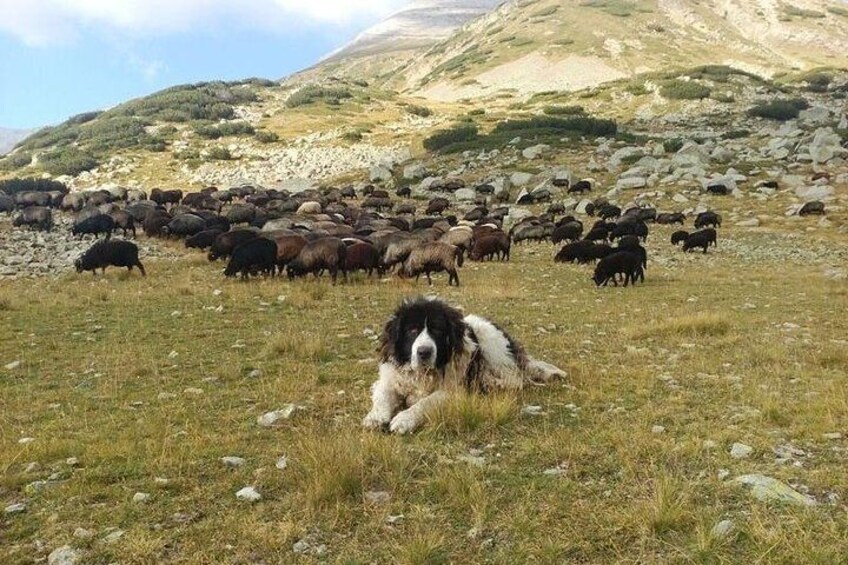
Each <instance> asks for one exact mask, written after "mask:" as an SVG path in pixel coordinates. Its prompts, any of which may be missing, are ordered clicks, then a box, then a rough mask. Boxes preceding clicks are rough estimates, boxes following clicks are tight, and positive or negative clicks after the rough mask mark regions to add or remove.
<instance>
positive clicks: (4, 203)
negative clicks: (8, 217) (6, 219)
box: [0, 194, 15, 214]
mask: <svg viewBox="0 0 848 565" xmlns="http://www.w3.org/2000/svg"><path fill="white" fill-rule="evenodd" d="M14 211H15V199H14V198H12V197H11V196H6V195H5V194H0V212H5V213H7V214H11V213H12V212H14Z"/></svg>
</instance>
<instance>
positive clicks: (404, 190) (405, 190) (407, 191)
mask: <svg viewBox="0 0 848 565" xmlns="http://www.w3.org/2000/svg"><path fill="white" fill-rule="evenodd" d="M395 194H396V195H397V196H398V198H409V197H410V196H412V188H410V187H408V186H402V187H400V188H399V189H397V190H396V191H395Z"/></svg>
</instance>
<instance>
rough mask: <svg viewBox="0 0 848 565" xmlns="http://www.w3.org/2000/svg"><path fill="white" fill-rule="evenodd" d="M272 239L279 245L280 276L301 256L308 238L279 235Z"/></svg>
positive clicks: (278, 262) (278, 263)
mask: <svg viewBox="0 0 848 565" xmlns="http://www.w3.org/2000/svg"><path fill="white" fill-rule="evenodd" d="M271 239H273V240H274V242H275V243H276V244H277V270H278V272H279V273H280V274H282V272H283V269H285V268H286V266H287V265H288V264H289V263H291V262H292V261H294V260H295V259H296V258H297V256H298V255H300V252H301V250H303V248H304V247H306V244H307V243H308V242H307V241H306V238H305V237H303V236H300V235H290V234H286V235H278V236H274V237H272V238H271Z"/></svg>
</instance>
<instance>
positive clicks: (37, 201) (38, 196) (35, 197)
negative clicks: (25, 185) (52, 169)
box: [15, 191, 50, 208]
mask: <svg viewBox="0 0 848 565" xmlns="http://www.w3.org/2000/svg"><path fill="white" fill-rule="evenodd" d="M15 205H16V206H17V207H18V208H31V207H39V208H45V207H47V206H50V195H49V194H47V193H46V192H35V191H27V192H19V193H17V194H16V195H15Z"/></svg>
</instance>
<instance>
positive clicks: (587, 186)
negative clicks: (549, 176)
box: [568, 180, 592, 194]
mask: <svg viewBox="0 0 848 565" xmlns="http://www.w3.org/2000/svg"><path fill="white" fill-rule="evenodd" d="M575 192H578V193H581V194H582V193H584V192H592V183H591V182H589V181H587V180H581V181H577V182H576V183H574V185H572V187H571V188H569V189H568V193H569V194H573V193H575Z"/></svg>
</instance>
